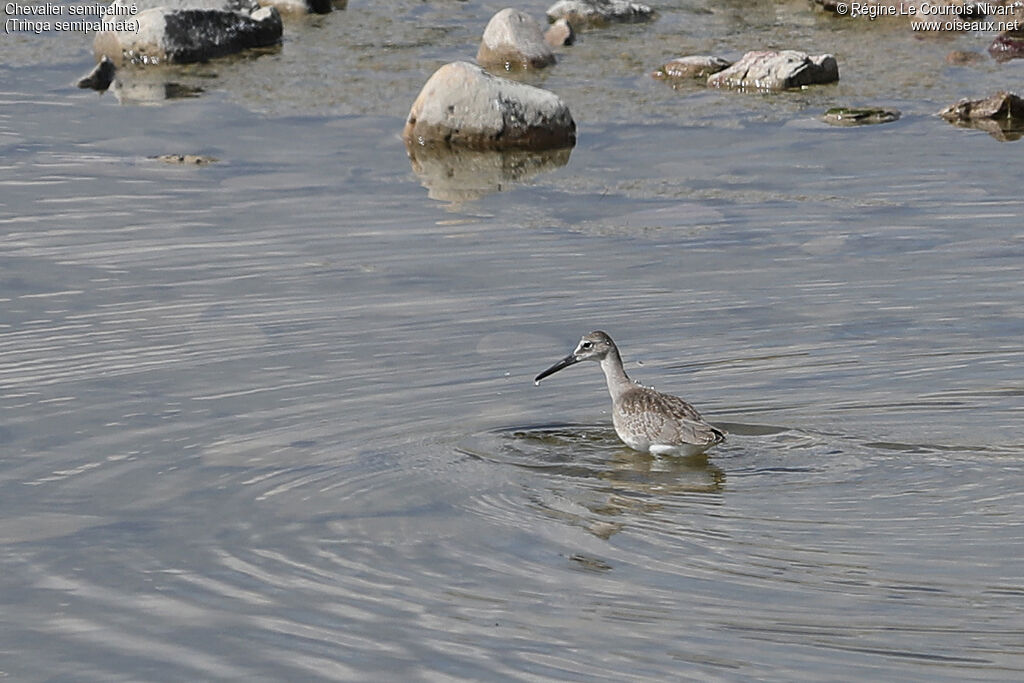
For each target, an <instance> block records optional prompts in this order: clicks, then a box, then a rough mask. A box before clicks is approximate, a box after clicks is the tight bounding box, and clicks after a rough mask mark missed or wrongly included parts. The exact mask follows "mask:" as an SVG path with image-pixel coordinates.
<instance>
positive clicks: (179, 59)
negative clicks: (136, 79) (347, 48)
mask: <svg viewBox="0 0 1024 683" xmlns="http://www.w3.org/2000/svg"><path fill="white" fill-rule="evenodd" d="M132 6H134V7H135V8H137V9H138V10H139V11H138V13H136V14H130V13H128V10H127V8H130V7H132ZM107 16H108V17H120V18H123V19H125V20H126V21H125V22H123V23H124V24H126V26H125V29H124V30H120V28H121V27H117V29H116V30H108V31H98V32H97V33H96V36H95V38H94V40H93V50H94V52H95V53H96V57H97V58H98V59H102V57H104V56H106V57H109V58H110V59H111V60H112V61H113V62H114V63H115V64H117V65H120V64H122V63H125V62H127V63H132V64H162V63H177V64H184V63H189V62H200V61H205V60H208V59H213V58H216V57H222V56H224V55H229V54H233V53H236V52H240V51H242V50H245V49H248V48H254V47H266V46H269V45H275V44H277V43H279V42H280V41H281V34H282V30H283V26H282V23H281V15H280V14H279V13H278V11H277V10H276V9H275V8H273V7H260V6H259V5H258V4H257V3H256V2H254V1H252V0H114V2H113V3H112V4H111V5H110V7H109V8H108V11H107ZM129 19H130V21H128V20H129Z"/></svg>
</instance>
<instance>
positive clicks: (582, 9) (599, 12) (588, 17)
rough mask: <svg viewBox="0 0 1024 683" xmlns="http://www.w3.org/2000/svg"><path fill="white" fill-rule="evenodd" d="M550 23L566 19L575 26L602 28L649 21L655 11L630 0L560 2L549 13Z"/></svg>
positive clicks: (568, 0) (572, 0)
mask: <svg viewBox="0 0 1024 683" xmlns="http://www.w3.org/2000/svg"><path fill="white" fill-rule="evenodd" d="M547 15H548V20H549V21H557V20H559V19H565V20H566V21H568V22H569V23H570V24H572V25H573V26H600V25H603V24H611V23H614V22H620V21H648V20H650V19H653V18H654V10H653V9H651V8H650V7H648V6H647V5H642V4H640V3H639V2H628V0H559V1H558V2H556V3H555V4H553V5H552V6H551V7H549V8H548V11H547Z"/></svg>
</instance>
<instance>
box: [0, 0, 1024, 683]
mask: <svg viewBox="0 0 1024 683" xmlns="http://www.w3.org/2000/svg"><path fill="white" fill-rule="evenodd" d="M523 5H524V7H527V8H528V9H529V10H530V11H531V12H532V13H534V14H535V15H538V16H539V15H540V14H541V12H542V11H543V9H544V4H543V3H533V2H531V3H524V4H523ZM497 9H500V7H499V6H493V7H492V6H489V5H488V6H484V5H480V4H477V3H462V2H458V3H455V2H435V3H416V4H414V5H408V6H407V5H404V4H401V3H388V2H384V3H374V4H372V5H367V6H362V5H361V4H359V3H351V4H350V6H349V8H348V10H346V11H344V12H336V13H333V14H331V15H328V16H325V17H315V18H301V17H300V18H291V19H289V21H288V23H287V28H286V41H285V43H284V45H283V46H282V47H281V48H280V49H279V50H276V51H270V52H268V53H266V54H262V55H260V56H258V57H249V58H239V59H234V60H224V61H220V62H215V63H211V64H207V65H200V66H195V67H184V68H180V69H168V70H166V71H159V72H153V73H149V74H146V75H137V76H136V77H135V78H136V80H135V81H134V82H135V84H136V86H137V87H134V88H133V90H132V91H131V92H132V94H134V95H135V96H136V97H135V99H133V98H131V97H126V98H124V99H123V102H119V101H118V99H117V98H115V97H113V96H111V95H109V94H108V95H105V96H103V97H98V96H96V95H95V94H94V93H85V92H81V91H78V90H76V89H74V88H73V87H71V86H70V85H69V84H70V83H72V82H73V81H74V79H75V78H76V77H77V76H80V75H81V74H82V73H84V72H85V71H86V70H87V69H88V67H89V61H90V57H89V54H88V41H87V40H86V39H85V38H81V39H76V38H75V37H73V36H66V35H64V36H61V35H51V36H46V35H44V36H39V37H37V36H31V37H25V36H21V37H18V36H15V37H9V36H4V37H3V39H2V40H3V41H4V42H3V53H2V59H3V62H4V66H0V303H2V306H0V453H2V456H0V604H2V606H3V609H2V610H0V625H2V627H0V652H2V653H3V654H2V656H0V673H3V674H4V675H7V676H9V677H10V678H12V679H13V680H54V679H58V680H63V679H69V680H104V681H107V680H182V679H203V680H208V679H239V678H246V679H258V680H299V679H307V678H308V679H334V680H485V679H486V680H553V679H558V680H623V679H624V678H627V677H634V678H648V679H654V680H669V679H678V678H684V679H701V680H750V679H770V680H836V679H847V680H848V679H851V678H855V677H856V678H876V679H894V678H900V679H901V680H922V681H923V680H928V681H935V680H950V681H954V680H955V681H961V680H981V679H984V680H1017V679H1019V678H1020V676H1021V673H1022V671H1024V639H1022V637H1021V634H1022V633H1024V584H1022V581H1021V569H1020V567H1021V565H1022V561H1024V533H1022V532H1024V528H1022V526H1024V525H1022V523H1021V519H1022V516H1024V493H1022V491H1024V471H1022V466H1021V456H1022V455H1024V438H1022V436H1021V427H1020V424H1021V418H1022V416H1024V410H1022V406H1024V371H1022V368H1024V344H1022V342H1021V339H1024V297H1022V296H1021V284H1022V280H1021V274H1020V273H1021V269H1022V265H1024V228H1022V227H1021V226H1022V225H1024V222H1022V221H1021V216H1022V215H1024V199H1022V198H1021V195H1020V183H1019V180H1018V179H1017V176H1016V174H1015V173H1013V172H1012V169H1013V165H1012V164H1013V163H1014V161H1015V160H1016V159H1017V154H1018V152H1019V147H1018V145H1019V144H1021V143H1019V142H1000V141H998V140H996V139H994V138H992V137H990V136H989V135H987V134H986V133H984V132H981V131H974V130H963V129H958V128H955V127H952V126H950V125H948V124H946V123H944V122H943V121H941V120H939V119H937V118H935V117H934V116H933V114H934V112H935V111H937V110H938V109H939V108H941V107H942V106H945V105H946V104H949V103H951V102H952V101H954V100H956V99H957V98H959V97H961V96H966V95H972V96H982V95H986V94H989V93H990V92H992V91H993V90H995V89H998V88H1000V87H1007V86H1008V85H1010V86H1012V84H1013V83H1015V82H1019V81H1020V76H1021V73H1022V72H1021V68H1022V65H1021V64H1016V63H1014V62H1009V63H1007V64H1004V65H996V64H995V63H994V62H991V61H990V62H986V63H984V64H982V65H981V66H979V67H972V68H966V67H947V66H946V65H945V64H944V62H943V59H944V55H945V53H946V52H948V51H949V50H951V49H983V47H984V45H986V44H987V38H986V37H983V36H954V37H946V38H934V37H932V38H929V39H921V38H920V37H915V36H913V35H912V34H910V33H909V32H908V31H905V30H903V29H902V27H900V26H899V25H898V24H892V23H889V24H879V25H878V26H876V27H873V28H870V29H868V28H865V27H863V26H860V25H858V24H856V22H854V21H846V22H840V21H836V20H834V19H833V18H830V17H827V16H825V15H823V14H816V13H814V12H812V11H810V10H809V9H808V6H807V5H806V4H804V3H803V2H782V3H769V2H758V3H753V4H749V3H704V2H678V3H667V4H666V5H664V6H663V9H662V8H660V9H662V13H661V16H660V18H659V19H658V21H656V22H655V23H653V24H650V25H633V26H627V27H620V28H615V29H611V30H607V31H603V32H593V33H587V34H584V35H583V36H582V38H581V41H580V44H579V45H577V46H575V47H573V48H571V49H569V50H567V51H565V52H564V53H563V55H562V59H561V62H560V63H559V65H558V66H557V67H556V68H555V69H554V70H553V71H552V72H551V73H550V74H545V75H543V76H540V77H538V78H536V80H537V81H538V82H540V83H541V84H542V85H543V86H544V87H548V88H551V89H553V90H555V91H557V92H559V93H560V94H561V95H563V96H564V97H565V98H566V100H567V101H568V102H569V104H570V107H571V109H572V111H573V113H574V116H575V118H576V120H577V122H578V124H579V129H580V139H579V144H578V145H577V147H576V148H575V149H573V150H572V151H571V153H570V154H568V156H567V157H564V158H563V157H561V156H559V157H557V158H554V159H546V160H540V161H537V160H535V159H527V158H520V157H500V158H498V157H488V156H486V155H484V156H482V157H480V158H468V157H467V158H465V159H463V158H460V159H457V160H456V161H454V162H445V161H444V160H441V161H438V162H436V163H435V164H434V165H433V166H431V163H433V162H430V161H428V162H427V163H426V165H425V166H423V167H420V168H418V169H417V168H416V167H414V166H413V165H411V164H410V161H409V159H408V157H407V155H406V151H405V149H404V147H403V145H402V142H401V140H400V138H399V132H400V130H401V126H402V123H403V117H404V115H405V113H406V112H407V109H408V106H409V104H410V103H411V102H412V100H413V98H414V97H415V95H416V93H417V92H418V89H419V87H420V86H421V85H422V83H423V81H424V80H425V79H426V77H427V76H428V75H429V74H430V72H431V71H432V70H433V69H434V68H435V67H436V66H437V65H438V64H440V63H442V62H444V61H449V60H451V59H457V58H471V57H472V56H473V54H475V41H476V39H477V36H478V35H479V33H480V32H481V31H482V28H483V25H484V24H485V23H486V21H487V18H488V17H489V16H490V14H491V13H492V12H494V11H496V10H497ZM755 43H756V44H755ZM794 43H796V44H794ZM762 44H770V45H773V46H779V47H790V46H793V47H805V48H807V49H810V50H812V51H818V50H830V51H835V52H836V54H837V57H838V58H839V63H840V70H841V74H842V78H843V80H842V81H841V82H840V84H838V85H836V86H830V87H824V88H815V89H810V90H806V91H801V92H795V93H785V94H779V95H771V96H764V95H757V94H741V93H729V92H718V91H711V92H709V91H705V90H702V89H700V88H698V87H694V86H685V87H680V88H678V89H673V88H672V87H669V86H667V85H666V84H664V83H660V82H656V81H654V80H652V79H650V78H649V77H648V76H647V72H648V71H650V70H652V69H653V68H654V67H656V66H658V65H659V64H660V63H662V62H664V61H666V60H667V59H669V58H671V57H673V56H676V55H678V54H682V53H686V52H705V51H712V52H718V53H724V54H726V55H727V56H736V55H737V54H738V53H740V52H742V51H743V49H745V48H747V47H758V46H760V45H762ZM882 47H884V48H885V50H886V52H885V54H886V55H887V57H886V60H885V61H884V62H883V61H882V59H881V58H880V57H879V54H878V53H879V51H880V50H881V49H882ZM154 74H155V75H154ZM168 83H172V84H174V86H175V87H171V88H168V87H167V84H168ZM139 84H142V85H144V86H145V87H142V85H139ZM168 92H170V93H172V94H180V93H188V94H189V95H190V96H189V97H178V98H175V99H171V100H169V101H163V100H160V99H157V100H153V99H152V97H153V96H154V93H156V94H160V93H163V94H164V95H166V93H168ZM142 95H145V97H142ZM162 96H163V95H161V97H162ZM146 98H150V99H148V100H147V99H146ZM142 102H148V104H142ZM835 104H844V105H845V104H858V105H859V104H879V105H884V106H887V107H893V106H894V107H896V108H899V109H901V110H902V111H903V114H904V115H903V118H902V119H901V120H900V121H898V122H896V123H892V124H886V125H883V126H875V127H869V128H852V129H851V128H843V129H837V128H831V127H828V126H826V125H825V124H822V123H820V122H819V121H818V120H817V117H818V116H819V115H820V114H821V113H822V112H823V111H824V110H825V109H826V108H828V107H829V106H833V105H835ZM154 105H156V106H154ZM170 153H174V154H177V153H189V154H204V155H209V156H212V157H216V158H217V159H218V160H219V161H217V162H216V163H213V164H210V165H207V166H202V167H180V166H174V165H168V164H164V163H162V162H159V161H156V160H154V159H151V158H150V157H152V156H155V155H159V154H170ZM446 163H447V164H448V165H447V166H446ZM471 164H472V165H473V166H472V168H474V169H477V170H475V171H474V172H472V173H465V169H466V168H469V167H471ZM432 168H433V169H435V171H434V172H431V170H430V169H432ZM424 169H426V170H424ZM436 169H441V170H440V171H437V170H436ZM444 169H450V170H452V171H453V173H454V175H453V176H452V177H446V176H447V171H445V170H444ZM459 171H462V172H463V175H459V173H458V172H459ZM595 328H601V329H605V330H607V331H608V332H610V333H611V334H612V335H613V336H614V337H615V338H616V340H617V341H618V342H619V344H620V346H621V347H622V349H623V354H624V356H625V359H626V361H627V369H628V371H629V372H630V373H631V375H632V376H634V377H635V378H637V379H640V380H642V381H644V382H645V383H647V384H653V385H655V386H656V387H657V388H658V389H660V390H664V391H670V392H673V393H678V394H681V395H683V396H685V397H686V398H688V399H689V400H691V401H693V402H694V403H695V404H696V405H697V406H698V407H699V408H700V409H701V410H702V412H703V413H704V414H705V416H706V417H708V418H709V419H710V420H711V421H713V422H715V423H716V424H719V425H721V426H722V427H724V428H725V429H727V430H728V431H729V433H730V437H729V440H728V441H727V442H726V443H725V444H723V445H722V446H721V447H718V448H716V449H715V450H713V451H712V452H711V453H710V454H709V457H708V458H706V459H700V458H698V459H672V458H652V457H648V456H645V455H641V454H637V453H634V452H632V451H630V450H628V449H626V448H624V447H623V446H622V445H621V444H620V443H619V442H618V441H617V439H616V438H615V435H614V432H612V430H611V428H610V417H609V415H608V407H609V406H608V400H607V397H606V395H605V393H604V391H605V390H604V386H603V380H602V379H601V377H600V373H599V372H598V371H597V368H596V367H592V366H587V367H579V368H574V369H573V370H572V371H568V372H565V373H560V374H559V375H557V376H556V377H553V378H551V379H550V380H548V381H546V382H544V384H542V385H541V386H539V387H536V386H534V385H533V383H532V377H533V376H534V375H535V374H536V373H537V372H538V371H539V370H541V369H543V368H545V367H547V366H548V365H549V364H550V363H551V362H553V361H554V360H556V359H557V358H560V357H561V356H563V355H564V354H565V353H566V352H567V351H568V350H569V349H570V347H571V346H572V345H573V344H574V343H575V341H576V340H577V339H578V337H579V335H580V334H581V333H583V332H586V331H589V330H590V329H595Z"/></svg>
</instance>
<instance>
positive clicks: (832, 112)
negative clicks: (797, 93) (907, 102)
mask: <svg viewBox="0 0 1024 683" xmlns="http://www.w3.org/2000/svg"><path fill="white" fill-rule="evenodd" d="M899 118H900V111H899V110H898V109H884V108H882V107H832V108H831V109H829V110H828V111H826V112H825V113H824V114H822V117H821V119H822V120H823V121H824V122H825V123H827V124H829V125H832V126H869V125H872V124H876V123H892V122H893V121H897V120H899Z"/></svg>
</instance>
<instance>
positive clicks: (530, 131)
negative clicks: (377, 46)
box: [402, 62, 576, 149]
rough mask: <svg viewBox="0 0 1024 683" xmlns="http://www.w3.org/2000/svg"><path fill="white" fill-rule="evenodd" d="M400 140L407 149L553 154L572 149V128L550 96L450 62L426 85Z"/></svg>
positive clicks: (565, 113)
mask: <svg viewBox="0 0 1024 683" xmlns="http://www.w3.org/2000/svg"><path fill="white" fill-rule="evenodd" d="M402 137H403V138H404V139H405V142H406V144H407V145H421V146H425V145H437V144H440V145H454V146H462V147H468V148H473V149H555V148H559V147H570V146H572V145H574V144H575V143H576V122H575V121H573V119H572V115H571V114H570V113H569V108H568V107H567V106H565V104H564V103H563V102H562V100H561V99H559V97H558V96H557V95H555V94H554V93H552V92H550V91H547V90H542V89H541V88H535V87H534V86H532V85H526V84H525V83H517V82H516V81H512V80H509V79H507V78H501V77H498V76H492V75H491V74H489V73H487V72H486V71H484V70H483V69H482V68H480V67H479V66H476V65H475V64H469V63H468V62H452V63H451V64H445V65H444V66H442V67H441V68H440V69H438V70H437V71H435V72H434V75H433V76H431V77H430V79H429V80H427V82H426V84H425V85H424V86H423V89H422V90H421V91H420V94H419V96H418V97H417V98H416V101H415V102H413V105H412V109H411V110H410V111H409V117H408V119H407V120H406V123H405V129H404V130H403V132H402Z"/></svg>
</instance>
